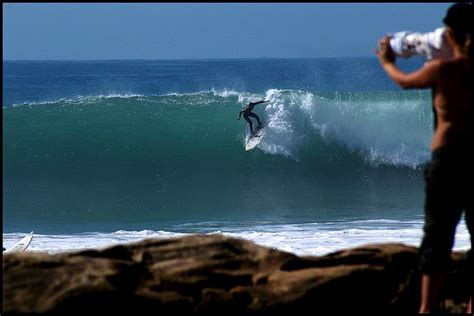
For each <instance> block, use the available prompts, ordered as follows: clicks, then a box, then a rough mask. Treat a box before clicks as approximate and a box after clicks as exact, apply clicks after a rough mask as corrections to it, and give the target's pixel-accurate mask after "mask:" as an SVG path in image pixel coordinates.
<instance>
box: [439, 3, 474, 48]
mask: <svg viewBox="0 0 474 316" xmlns="http://www.w3.org/2000/svg"><path fill="white" fill-rule="evenodd" d="M443 22H444V24H445V25H446V26H448V27H449V28H450V29H451V31H452V33H453V36H454V39H455V40H456V42H457V43H458V44H459V45H464V44H465V42H466V39H467V38H470V37H472V33H473V25H474V6H473V5H472V4H471V3H456V4H453V5H452V6H451V7H450V8H449V9H448V12H447V13H446V16H445V18H444V19H443Z"/></svg>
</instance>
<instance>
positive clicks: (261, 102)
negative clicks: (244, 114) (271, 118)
mask: <svg viewBox="0 0 474 316" xmlns="http://www.w3.org/2000/svg"><path fill="white" fill-rule="evenodd" d="M264 102H270V101H268V100H262V101H258V102H255V103H252V104H253V105H257V104H260V103H264Z"/></svg>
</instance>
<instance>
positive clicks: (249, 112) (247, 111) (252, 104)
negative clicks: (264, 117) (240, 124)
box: [237, 100, 270, 136]
mask: <svg viewBox="0 0 474 316" xmlns="http://www.w3.org/2000/svg"><path fill="white" fill-rule="evenodd" d="M264 102H270V101H267V100H261V101H257V102H250V103H249V104H248V105H247V106H246V107H245V109H243V110H242V111H240V113H239V117H238V118H237V120H240V117H241V116H242V114H244V119H245V120H246V121H247V122H248V123H249V125H250V132H251V133H252V136H255V133H254V132H253V127H252V126H253V123H252V120H251V119H250V118H249V117H255V118H256V119H257V122H258V128H259V129H260V128H261V127H262V122H261V121H260V118H259V117H258V115H257V114H255V113H252V111H253V108H254V107H255V106H256V105H257V104H260V103H264Z"/></svg>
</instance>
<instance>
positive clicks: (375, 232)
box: [3, 220, 470, 256]
mask: <svg viewBox="0 0 474 316" xmlns="http://www.w3.org/2000/svg"><path fill="white" fill-rule="evenodd" d="M234 224H235V223H234ZM234 224H233V223H218V222H215V223H211V224H210V223H197V224H193V223H191V224H187V225H184V226H183V225H179V226H176V227H181V228H184V227H187V228H186V229H184V232H174V231H163V230H159V231H153V230H141V231H126V230H119V231H116V232H113V233H81V234H74V235H43V234H35V235H34V237H33V242H32V243H31V245H30V247H29V248H28V251H43V252H44V251H46V252H49V253H57V252H64V251H77V250H84V249H101V248H104V247H109V246H112V245H117V244H122V243H130V242H136V241H139V240H142V239H147V238H173V237H181V236H186V235H189V234H193V233H203V234H223V235H226V236H232V237H236V238H243V239H246V240H250V241H252V242H255V243H256V244H259V245H262V246H266V247H271V248H275V249H279V250H282V251H286V252H290V253H294V254H296V255H309V256H317V255H324V254H327V253H330V252H333V251H338V250H342V249H347V248H352V247H356V246H361V245H364V244H370V243H404V244H407V245H412V246H416V247H418V246H419V245H420V242H421V237H422V222H421V221H413V220H412V221H392V220H369V221H354V222H349V223H343V222H334V223H306V224H282V225H272V224H268V223H260V224H258V223H254V224H252V225H249V226H244V225H234ZM25 235H26V233H7V234H3V244H4V247H6V248H7V249H8V248H9V247H11V246H12V245H13V244H15V243H16V242H17V241H18V240H20V239H21V238H22V237H23V236H25ZM469 247H470V239H469V233H468V231H467V229H466V227H465V225H459V226H458V229H457V233H456V240H455V245H454V248H453V249H454V250H467V249H469Z"/></svg>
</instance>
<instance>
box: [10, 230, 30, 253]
mask: <svg viewBox="0 0 474 316" xmlns="http://www.w3.org/2000/svg"><path fill="white" fill-rule="evenodd" d="M32 239H33V232H31V233H29V234H28V235H26V236H25V237H23V238H22V239H21V240H20V241H19V242H17V243H16V244H15V245H13V247H11V248H9V249H7V250H5V252H16V251H25V250H26V248H28V246H29V245H30V243H31V240H32Z"/></svg>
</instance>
